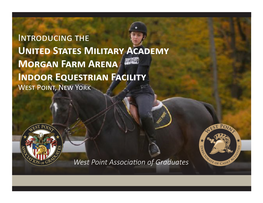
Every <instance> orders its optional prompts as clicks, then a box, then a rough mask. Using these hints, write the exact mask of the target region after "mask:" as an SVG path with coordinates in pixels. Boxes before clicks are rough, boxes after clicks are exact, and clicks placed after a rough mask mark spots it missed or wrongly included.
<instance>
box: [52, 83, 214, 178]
mask: <svg viewBox="0 0 263 203" xmlns="http://www.w3.org/2000/svg"><path fill="white" fill-rule="evenodd" d="M67 89H68V90H54V91H53V92H54V95H53V98H52V104H51V111H52V116H53V125H54V126H55V127H56V128H57V129H58V130H59V132H60V133H61V135H62V137H63V140H64V141H65V139H66V134H67V133H68V132H69V130H68V129H69V127H70V126H71V125H72V124H73V123H75V122H76V120H77V119H78V118H79V119H80V120H81V121H82V122H83V123H84V124H85V127H86V138H87V141H86V142H85V145H86V152H87V156H88V158H89V160H90V161H93V163H94V164H91V162H90V165H89V173H91V174H103V171H104V169H105V168H106V167H107V165H108V164H109V163H110V162H111V161H115V162H117V161H119V163H120V161H121V160H122V161H123V163H124V161H127V160H145V161H147V160H150V159H151V158H150V156H149V155H148V150H147V144H144V145H143V144H141V143H140V139H139V134H140V127H139V126H138V125H137V124H136V122H134V120H133V119H132V118H131V117H130V116H129V114H128V113H127V111H126V108H125V106H124V104H123V103H122V102H120V103H114V102H113V100H112V98H110V97H108V96H107V95H105V94H103V93H102V92H100V91H99V90H97V89H95V88H93V87H89V88H88V90H76V88H75V85H71V86H68V88H67ZM163 104H164V105H165V106H166V107H167V108H168V109H169V111H170V114H171V116H172V123H171V124H170V125H169V126H167V127H165V128H161V129H158V130H156V140H157V144H158V146H159V148H160V150H161V154H160V155H158V156H157V157H156V158H155V160H157V159H160V160H166V159H168V158H173V157H174V156H176V158H177V159H179V160H186V161H187V164H186V165H181V166H180V167H181V170H182V172H183V173H184V174H195V173H196V171H198V172H199V173H200V174H212V173H213V172H212V169H211V168H210V167H209V165H208V164H207V162H206V161H205V160H204V159H203V157H202V156H201V154H200V152H199V138H200V136H201V134H202V132H203V131H204V130H205V129H206V128H207V127H209V126H210V125H212V124H215V123H218V119H217V116H216V114H215V111H214V109H213V107H212V106H211V105H210V104H207V103H203V102H200V101H196V100H193V99H187V98H179V97H175V98H170V99H166V100H164V101H163ZM145 142H147V140H145ZM95 162H97V164H95ZM115 167H116V168H117V169H118V170H119V171H120V173H121V174H132V173H133V168H134V166H133V165H130V164H128V165H126V164H119V165H118V166H115Z"/></svg>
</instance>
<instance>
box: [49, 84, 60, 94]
mask: <svg viewBox="0 0 263 203" xmlns="http://www.w3.org/2000/svg"><path fill="white" fill-rule="evenodd" d="M49 86H50V87H51V90H52V92H53V93H54V94H55V93H56V92H57V91H58V90H57V89H56V88H55V86H53V85H52V84H51V83H49Z"/></svg>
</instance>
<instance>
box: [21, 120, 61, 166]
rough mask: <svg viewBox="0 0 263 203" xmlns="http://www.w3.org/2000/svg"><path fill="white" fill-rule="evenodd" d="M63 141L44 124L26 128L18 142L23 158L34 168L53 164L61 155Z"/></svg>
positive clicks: (54, 131)
mask: <svg viewBox="0 0 263 203" xmlns="http://www.w3.org/2000/svg"><path fill="white" fill-rule="evenodd" d="M62 148H63V141H62V138H61V136H60V134H59V132H58V131H57V129H56V128H55V127H53V126H51V125H49V124H46V123H37V124H34V125H31V126H30V127H28V128H27V129H26V130H25V132H24V133H23V135H22V137H21V141H20V149H21V153H22V155H23V157H24V158H25V159H26V160H27V161H28V162H29V163H31V164H33V165H35V166H47V165H50V164H52V163H54V162H55V161H56V160H57V159H58V158H59V156H60V154H61V153H62Z"/></svg>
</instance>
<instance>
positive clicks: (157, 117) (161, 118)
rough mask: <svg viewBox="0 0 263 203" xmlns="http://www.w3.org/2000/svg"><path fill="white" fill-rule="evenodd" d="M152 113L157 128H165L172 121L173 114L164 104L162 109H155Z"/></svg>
mask: <svg viewBox="0 0 263 203" xmlns="http://www.w3.org/2000/svg"><path fill="white" fill-rule="evenodd" d="M152 114H153V120H154V127H155V129H156V130H157V129H160V128H165V127H167V126H169V125H170V124H171V123H172V116H171V114H170V112H169V110H168V109H167V107H166V106H165V105H164V104H163V105H162V107H161V108H160V109H157V110H155V111H153V112H152Z"/></svg>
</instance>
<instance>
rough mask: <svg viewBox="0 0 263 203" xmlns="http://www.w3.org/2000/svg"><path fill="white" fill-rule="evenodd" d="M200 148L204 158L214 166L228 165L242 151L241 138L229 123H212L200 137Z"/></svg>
mask: <svg viewBox="0 0 263 203" xmlns="http://www.w3.org/2000/svg"><path fill="white" fill-rule="evenodd" d="M199 150H200V152H201V155H202V156H203V158H204V159H205V160H206V161H207V162H208V163H210V164H211V165H214V166H226V165H229V164H231V163H232V162H234V161H235V160H236V159H237V157H238V156H239V154H240V151H241V139H240V137H239V134H238V133H237V131H236V130H235V129H234V128H232V127H231V126H229V125H226V124H222V123H218V124H214V125H211V126H210V127H208V128H207V129H205V131H204V132H203V134H202V135H201V137H200V140H199Z"/></svg>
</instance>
